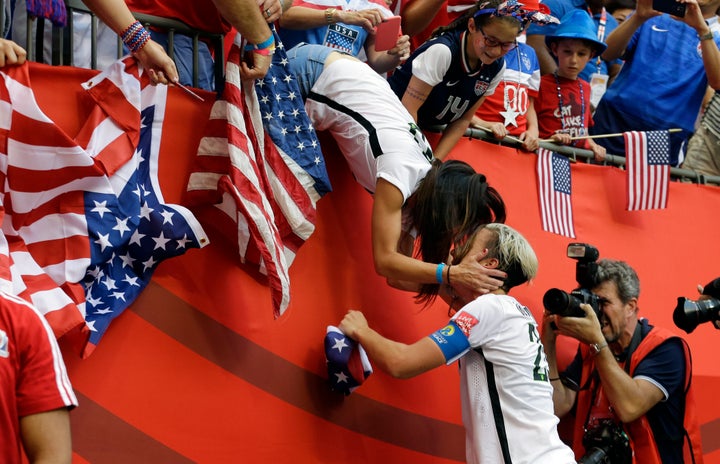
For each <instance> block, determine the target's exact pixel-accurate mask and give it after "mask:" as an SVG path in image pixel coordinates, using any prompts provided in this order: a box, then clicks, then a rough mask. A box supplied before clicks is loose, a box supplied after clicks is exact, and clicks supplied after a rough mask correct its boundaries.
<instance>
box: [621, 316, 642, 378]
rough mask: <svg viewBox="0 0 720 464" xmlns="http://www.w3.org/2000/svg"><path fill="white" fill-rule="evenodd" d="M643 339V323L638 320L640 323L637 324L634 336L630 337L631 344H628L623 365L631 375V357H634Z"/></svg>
mask: <svg viewBox="0 0 720 464" xmlns="http://www.w3.org/2000/svg"><path fill="white" fill-rule="evenodd" d="M642 339H643V334H642V323H641V322H640V321H638V324H637V325H636V326H635V332H633V336H632V338H631V339H630V345H628V347H627V350H626V351H625V353H624V354H625V359H624V362H625V365H624V366H623V369H624V370H625V372H626V373H627V374H628V375H630V358H631V357H632V355H633V353H634V352H635V350H636V349H637V347H638V345H640V342H641V341H642Z"/></svg>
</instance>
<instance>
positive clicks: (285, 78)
mask: <svg viewBox="0 0 720 464" xmlns="http://www.w3.org/2000/svg"><path fill="white" fill-rule="evenodd" d="M283 80H284V81H285V82H290V81H292V76H291V75H290V74H286V75H285V77H284V78H283Z"/></svg>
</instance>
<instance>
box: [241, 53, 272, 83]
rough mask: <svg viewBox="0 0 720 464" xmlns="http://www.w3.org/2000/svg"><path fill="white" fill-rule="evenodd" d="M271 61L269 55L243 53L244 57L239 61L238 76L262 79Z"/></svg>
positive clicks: (244, 78)
mask: <svg viewBox="0 0 720 464" xmlns="http://www.w3.org/2000/svg"><path fill="white" fill-rule="evenodd" d="M271 63H272V56H271V55H261V54H259V53H253V52H248V53H246V54H245V59H244V60H243V61H242V62H241V63H240V78H241V79H243V80H246V79H262V78H263V77H265V75H266V74H267V72H268V69H270V64H271Z"/></svg>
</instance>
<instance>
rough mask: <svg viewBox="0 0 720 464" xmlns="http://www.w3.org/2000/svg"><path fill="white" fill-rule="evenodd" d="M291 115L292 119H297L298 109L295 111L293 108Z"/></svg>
mask: <svg viewBox="0 0 720 464" xmlns="http://www.w3.org/2000/svg"><path fill="white" fill-rule="evenodd" d="M291 114H292V115H293V116H294V117H296V118H297V117H298V116H300V110H299V109H297V108H293V110H292V113H291Z"/></svg>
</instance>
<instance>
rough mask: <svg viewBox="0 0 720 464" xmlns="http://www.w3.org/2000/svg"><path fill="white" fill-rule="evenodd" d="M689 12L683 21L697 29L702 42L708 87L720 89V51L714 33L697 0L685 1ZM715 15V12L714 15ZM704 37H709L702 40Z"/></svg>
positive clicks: (701, 47)
mask: <svg viewBox="0 0 720 464" xmlns="http://www.w3.org/2000/svg"><path fill="white" fill-rule="evenodd" d="M684 3H685V5H686V6H687V10H686V12H685V17H684V18H683V21H684V22H685V24H687V25H688V26H690V27H692V28H693V29H695V31H696V32H697V34H698V37H700V38H701V40H700V49H701V52H702V59H703V64H704V65H705V74H706V75H707V78H708V85H709V86H710V87H712V88H713V89H720V50H718V47H717V43H715V39H714V38H713V35H712V32H711V31H710V28H709V27H708V25H707V23H706V22H705V18H704V17H703V12H702V11H701V9H700V6H699V5H698V2H697V0H684ZM714 14H715V13H714V12H713V15H714ZM702 37H709V38H706V39H705V40H702Z"/></svg>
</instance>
